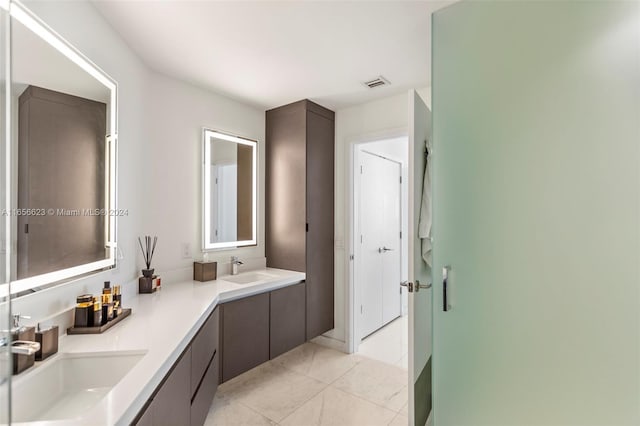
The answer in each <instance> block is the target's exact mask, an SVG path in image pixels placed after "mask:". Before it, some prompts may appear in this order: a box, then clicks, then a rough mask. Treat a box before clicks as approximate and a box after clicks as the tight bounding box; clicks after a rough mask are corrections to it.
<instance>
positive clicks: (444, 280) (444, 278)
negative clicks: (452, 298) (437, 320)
mask: <svg viewBox="0 0 640 426" xmlns="http://www.w3.org/2000/svg"><path fill="white" fill-rule="evenodd" d="M449 271H451V266H449V265H447V266H445V267H443V268H442V310H443V311H444V312H448V311H450V310H451V305H450V304H449V301H448V300H447V290H448V289H447V286H448V284H449V283H448V281H449Z"/></svg>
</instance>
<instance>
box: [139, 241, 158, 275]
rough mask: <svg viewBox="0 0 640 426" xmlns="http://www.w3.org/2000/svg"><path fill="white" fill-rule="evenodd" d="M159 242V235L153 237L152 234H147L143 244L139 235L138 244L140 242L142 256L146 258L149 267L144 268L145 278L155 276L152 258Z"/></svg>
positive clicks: (145, 261)
mask: <svg viewBox="0 0 640 426" xmlns="http://www.w3.org/2000/svg"><path fill="white" fill-rule="evenodd" d="M157 242H158V237H157V236H155V237H153V238H151V236H150V235H145V236H144V244H142V240H141V239H140V237H138V244H140V250H141V251H142V257H143V258H144V263H145V265H146V266H147V269H143V270H142V276H143V277H145V278H152V277H153V269H151V260H152V259H153V254H154V253H155V251H156V243H157Z"/></svg>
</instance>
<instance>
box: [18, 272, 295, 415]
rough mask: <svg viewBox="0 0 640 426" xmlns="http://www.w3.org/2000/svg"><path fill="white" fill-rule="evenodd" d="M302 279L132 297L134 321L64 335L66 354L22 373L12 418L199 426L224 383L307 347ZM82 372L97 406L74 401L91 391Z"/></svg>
mask: <svg viewBox="0 0 640 426" xmlns="http://www.w3.org/2000/svg"><path fill="white" fill-rule="evenodd" d="M304 280H305V275H304V274H303V273H299V272H293V271H286V270H281V269H273V268H267V269H264V270H260V271H250V272H246V273H243V274H239V275H235V276H223V277H220V278H218V279H217V280H215V281H209V282H205V283H202V282H197V281H187V282H179V283H173V284H164V285H163V286H162V290H161V291H159V292H156V293H154V294H151V295H148V294H143V295H138V296H136V297H134V298H131V299H130V300H129V302H128V303H129V305H130V306H131V307H132V308H133V314H132V315H131V317H130V318H129V319H128V320H127V321H123V322H122V324H120V325H119V326H118V327H115V328H113V329H111V330H109V331H108V332H107V333H104V334H102V335H78V336H63V337H62V338H61V339H60V348H59V353H58V354H56V355H54V356H52V357H50V358H49V359H48V360H46V361H44V362H42V363H39V364H36V366H35V367H33V368H31V369H30V370H29V371H26V372H24V373H23V374H21V375H20V376H16V378H15V380H14V382H13V392H14V395H15V396H16V398H15V399H14V413H15V416H14V422H15V423H21V422H32V421H38V422H42V423H39V424H52V425H53V424H62V423H63V424H65V425H73V424H78V425H80V424H87V423H91V424H104V425H111V424H118V425H126V424H132V423H133V424H140V425H162V424H174V425H175V424H180V425H183V424H192V425H201V424H203V423H204V420H205V418H206V416H207V413H208V411H209V408H210V406H211V401H212V399H213V395H214V394H215V391H216V389H217V386H218V384H219V383H221V382H223V381H225V380H228V379H230V378H232V377H234V376H236V375H238V374H241V373H242V372H244V371H247V370H249V369H251V368H253V367H255V366H256V365H259V364H261V363H262V362H265V361H267V360H268V359H270V358H273V357H275V356H277V355H279V354H280V353H282V352H284V351H286V350H289V349H291V348H293V347H295V346H297V345H299V344H301V343H304V341H305V340H306V336H305V335H304V333H302V330H304V303H300V302H301V301H303V300H304V299H303V298H301V295H303V294H304V287H305V283H304ZM298 299H300V300H298ZM300 306H301V307H302V308H303V310H300V308H299V307H300ZM290 307H293V309H291V308H290ZM285 323H286V325H283V324H285ZM246 348H249V349H248V350H247V349H246ZM54 373H56V374H57V375H56V374H54ZM66 376H71V377H70V378H67V379H69V380H68V381H67V382H65V380H67V379H65V377H66ZM80 376H82V377H87V379H86V380H84V379H83V380H84V381H86V382H87V383H86V386H84V387H86V388H87V389H88V388H92V389H94V388H99V389H101V390H100V392H101V393H100V394H99V396H98V397H95V399H94V401H93V404H92V405H91V404H87V405H90V406H89V407H87V406H86V405H82V404H77V403H76V402H77V401H75V402H74V398H82V397H83V395H84V396H85V397H86V395H87V392H86V389H84V387H83V386H81V383H80V382H83V380H77V379H78V378H79V377H80ZM55 377H58V380H53V378H55ZM60 377H62V378H63V379H62V380H59V378H60ZM75 382H77V383H76V384H78V388H77V389H76V388H73V395H76V396H75V397H72V398H69V395H68V394H66V395H63V394H62V392H63V389H65V388H66V389H70V386H71V384H73V383H75ZM89 382H90V383H89ZM103 382H104V383H103ZM66 389H65V390H66ZM36 390H39V393H38V394H37V395H40V396H39V397H37V398H34V397H33V394H31V395H30V396H28V395H27V393H29V392H35V391H36ZM22 394H25V395H24V397H20V395H22ZM21 404H23V405H25V406H24V407H21V406H20V405H21ZM27 405H28V406H27ZM61 422H62V423H61ZM185 422H187V423H185ZM189 422H190V423H189Z"/></svg>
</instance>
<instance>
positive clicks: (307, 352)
mask: <svg viewBox="0 0 640 426" xmlns="http://www.w3.org/2000/svg"><path fill="white" fill-rule="evenodd" d="M361 360H362V357H360V356H358V355H356V354H345V353H343V352H340V351H336V350H334V349H330V348H326V347H324V346H320V345H317V344H315V343H305V344H304V345H302V346H298V347H297V348H295V349H293V350H291V351H289V352H287V353H285V354H282V355H280V356H279V357H277V358H276V359H274V360H273V361H272V362H273V363H275V364H278V365H280V366H282V367H285V368H287V369H289V370H292V371H295V372H296V373H300V374H305V375H307V376H309V377H312V378H314V379H317V380H320V381H321V382H324V383H331V382H333V381H334V380H336V379H337V378H338V377H340V376H342V375H343V374H344V373H346V372H347V371H349V370H350V369H351V368H353V367H354V366H355V365H356V364H357V363H358V362H360V361H361Z"/></svg>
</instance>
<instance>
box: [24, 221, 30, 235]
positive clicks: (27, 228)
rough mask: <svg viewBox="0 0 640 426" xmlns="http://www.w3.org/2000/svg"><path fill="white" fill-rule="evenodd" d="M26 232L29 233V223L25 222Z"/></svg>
mask: <svg viewBox="0 0 640 426" xmlns="http://www.w3.org/2000/svg"><path fill="white" fill-rule="evenodd" d="M24 233H25V234H28V233H29V224H28V223H25V224H24Z"/></svg>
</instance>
